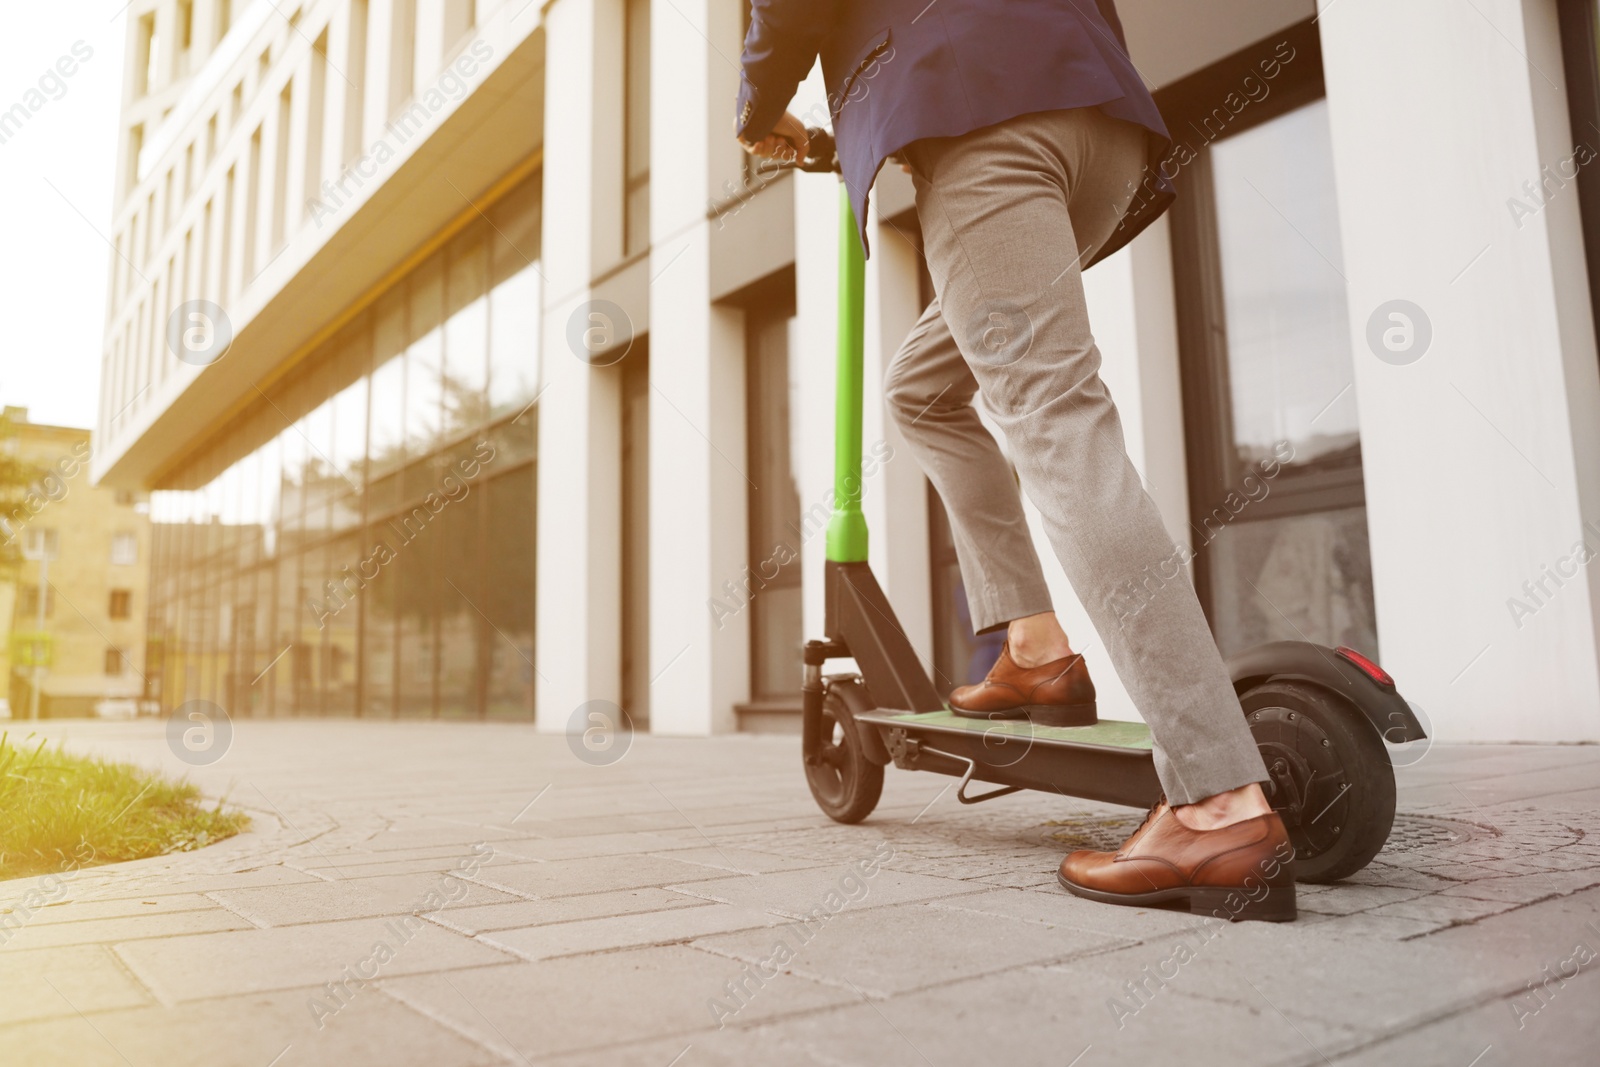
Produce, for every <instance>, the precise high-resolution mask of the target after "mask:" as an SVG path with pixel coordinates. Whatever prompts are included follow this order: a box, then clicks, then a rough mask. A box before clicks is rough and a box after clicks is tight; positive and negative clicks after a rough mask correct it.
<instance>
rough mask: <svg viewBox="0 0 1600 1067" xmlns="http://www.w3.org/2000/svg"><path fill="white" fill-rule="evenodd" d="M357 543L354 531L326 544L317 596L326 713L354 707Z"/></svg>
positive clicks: (359, 604) (358, 587) (349, 711)
mask: <svg viewBox="0 0 1600 1067" xmlns="http://www.w3.org/2000/svg"><path fill="white" fill-rule="evenodd" d="M360 546H361V542H360V541H359V540H358V539H357V537H356V535H355V534H346V535H345V536H343V537H340V538H338V539H337V540H335V541H333V542H331V543H330V544H329V546H328V573H327V577H326V582H325V584H324V585H323V587H322V589H321V592H320V594H319V596H318V599H319V609H320V610H319V613H318V615H317V619H316V622H317V626H318V629H320V630H321V631H322V633H323V640H322V653H323V663H322V668H321V673H322V678H323V707H324V710H325V713H326V714H330V715H351V714H354V712H355V710H356V683H357V672H356V666H357V664H356V652H357V648H356V645H357V641H356V635H357V633H358V632H359V630H360V619H361V612H362V607H363V605H362V592H363V590H362V585H363V583H362V581H361V577H360V566H361V547H360Z"/></svg>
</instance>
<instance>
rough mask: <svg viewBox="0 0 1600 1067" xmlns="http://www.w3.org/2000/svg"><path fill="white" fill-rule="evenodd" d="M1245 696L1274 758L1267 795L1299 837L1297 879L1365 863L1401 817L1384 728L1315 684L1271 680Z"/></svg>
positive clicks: (1254, 730)
mask: <svg viewBox="0 0 1600 1067" xmlns="http://www.w3.org/2000/svg"><path fill="white" fill-rule="evenodd" d="M1240 702H1241V703H1242V704H1243V705H1244V712H1245V718H1246V720H1247V721H1248V722H1249V724H1250V732H1251V734H1252V735H1254V737H1255V740H1256V745H1257V746H1258V747H1259V748H1260V750H1261V756H1262V759H1264V760H1265V761H1266V764H1267V773H1268V775H1269V776H1270V779H1271V780H1270V781H1269V782H1268V783H1267V784H1266V785H1265V786H1264V787H1263V788H1264V789H1265V790H1266V793H1267V800H1268V802H1269V803H1271V804H1272V807H1273V808H1274V809H1275V810H1276V811H1277V812H1278V814H1279V815H1281V816H1282V817H1283V822H1284V826H1285V827H1286V828H1287V829H1288V831H1289V840H1290V842H1291V843H1292V844H1293V845H1294V849H1295V857H1294V868H1295V879H1296V881H1301V882H1334V881H1338V880H1339V879H1340V878H1345V877H1347V876H1349V875H1352V874H1354V873H1355V872H1356V871H1359V870H1360V869H1361V868H1363V867H1365V866H1366V865H1367V864H1368V863H1369V862H1370V861H1371V860H1372V857H1374V856H1376V855H1377V854H1378V851H1379V850H1380V849H1382V848H1383V845H1384V842H1386V841H1388V839H1389V830H1390V828H1391V827H1392V826H1393V825H1394V808H1395V785H1394V767H1393V765H1392V764H1391V763H1390V762H1389V752H1388V750H1387V749H1385V748H1384V747H1383V740H1382V739H1381V738H1380V737H1379V736H1378V731H1377V730H1376V729H1375V728H1374V727H1373V726H1372V724H1371V723H1370V722H1368V721H1367V720H1366V719H1365V718H1364V717H1363V716H1362V715H1361V713H1360V712H1359V711H1357V710H1356V709H1355V708H1354V707H1352V706H1351V705H1350V704H1349V703H1347V702H1346V701H1344V700H1343V699H1341V698H1340V697H1338V696H1335V695H1334V694H1332V693H1330V692H1328V691H1326V690H1324V689H1321V688H1318V687H1317V686H1313V685H1305V684H1301V683H1297V682H1285V681H1269V682H1266V683H1263V684H1262V685H1259V686H1256V687H1255V688H1254V689H1250V690H1247V691H1246V692H1244V693H1242V694H1240Z"/></svg>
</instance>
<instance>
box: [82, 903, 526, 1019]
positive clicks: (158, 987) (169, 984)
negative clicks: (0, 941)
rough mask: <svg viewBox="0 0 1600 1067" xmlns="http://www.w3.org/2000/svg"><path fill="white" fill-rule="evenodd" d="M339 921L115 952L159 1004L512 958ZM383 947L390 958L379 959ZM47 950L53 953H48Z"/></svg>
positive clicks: (425, 932) (421, 933)
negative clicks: (348, 975) (352, 975)
mask: <svg viewBox="0 0 1600 1067" xmlns="http://www.w3.org/2000/svg"><path fill="white" fill-rule="evenodd" d="M416 921H417V923H419V924H420V925H418V926H414V927H411V928H410V930H409V939H407V933H408V931H407V930H406V929H405V928H403V927H399V926H397V925H396V924H397V923H398V922H399V920H393V919H390V920H380V919H354V920H348V921H344V922H329V923H314V924H310V925H302V926H283V927H275V928H273V929H269V930H241V931H237V932H229V933H217V934H193V935H189V936H185V937H171V938H165V939H162V940H159V941H130V942H127V943H125V944H121V945H118V946H116V952H117V955H118V956H119V957H120V958H121V959H122V960H123V961H124V962H125V963H126V964H127V965H128V968H129V969H130V970H131V971H132V972H133V973H134V974H136V975H137V976H138V977H139V978H140V979H141V980H142V981H143V982H144V984H145V985H146V986H148V987H149V988H150V989H151V990H152V991H153V992H154V993H155V994H156V996H157V998H158V999H160V1000H161V1001H162V1002H163V1003H166V1004H175V1003H180V1002H182V1001H186V1000H199V999H201V998H204V997H215V996H226V995H229V994H234V993H259V992H265V991H269V990H274V989H288V988H292V987H295V986H320V985H322V984H323V983H326V982H332V981H336V980H339V979H340V978H341V976H343V974H344V972H345V969H346V968H347V967H348V968H350V969H351V971H352V973H355V974H357V975H361V974H363V973H371V972H372V971H373V969H374V967H376V971H377V974H378V975H379V976H380V977H388V976H391V975H401V974H415V973H418V972H422V971H433V970H443V969H447V968H454V967H472V966H480V965H483V964H493V963H504V962H508V961H510V960H511V959H512V958H513V957H511V956H509V955H507V954H505V953H503V952H501V951H500V950H498V949H495V948H492V947H490V946H488V945H484V944H481V943H479V942H477V941H472V940H469V939H467V938H465V937H462V936H460V935H459V934H456V933H454V932H451V931H446V930H443V929H441V928H439V927H437V926H435V925H433V924H431V923H427V922H423V921H422V920H420V919H419V920H416ZM380 945H381V946H383V947H384V949H386V950H387V954H388V955H390V957H391V958H390V959H389V960H388V961H387V962H383V961H382V958H381V957H382V955H383V954H384V953H383V952H381V951H379V946H380ZM52 951H54V950H52Z"/></svg>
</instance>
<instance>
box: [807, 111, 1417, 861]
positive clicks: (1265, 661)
mask: <svg viewBox="0 0 1600 1067" xmlns="http://www.w3.org/2000/svg"><path fill="white" fill-rule="evenodd" d="M810 135H811V149H810V155H809V156H808V157H807V158H806V159H804V160H796V161H793V162H791V163H789V164H786V166H792V167H794V168H795V169H798V170H803V171H809V172H813V173H837V172H838V169H839V163H838V157H837V153H836V151H835V145H834V141H833V138H832V136H831V135H830V134H828V133H827V132H825V131H822V130H812V131H810ZM839 193H840V197H839V203H840V208H839V328H838V354H837V355H838V380H837V393H836V407H835V416H834V418H835V428H834V448H835V454H834V510H833V515H832V517H831V519H830V521H829V523H828V528H827V555H826V558H827V562H826V574H825V580H826V598H827V608H826V613H825V621H824V632H825V633H826V635H827V637H826V639H825V640H820V641H808V642H807V643H806V645H805V653H804V662H805V681H804V686H803V706H804V712H803V720H802V722H803V726H802V744H801V748H802V752H803V755H804V758H805V772H806V781H807V783H808V784H809V785H810V787H811V793H812V795H813V796H814V797H815V798H816V801H817V804H818V805H819V806H820V807H821V808H822V810H823V811H824V812H825V813H827V814H828V815H829V816H830V817H831V818H833V819H835V820H837V821H839V822H841V823H856V822H860V821H861V820H862V819H865V818H866V817H867V816H868V815H869V814H871V813H872V810H873V808H874V807H876V806H877V803H878V798H879V795H880V793H881V791H882V789H883V769H884V768H885V767H886V766H888V765H889V764H890V763H893V764H894V765H895V766H897V767H899V768H901V769H903V770H913V771H933V772H934V773H937V774H946V775H952V776H954V777H956V778H959V779H960V784H959V787H958V788H957V790H956V796H957V798H958V799H959V800H960V801H961V802H962V803H963V804H976V803H979V802H981V801H985V800H993V799H994V798H996V797H1001V796H1005V795H1007V794H1009V793H1015V792H1017V791H1018V790H1022V789H1038V790H1044V791H1055V792H1059V793H1062V794H1064V795H1067V796H1075V797H1083V798H1085V799H1088V800H1097V801H1103V802H1105V803H1110V804H1125V805H1128V806H1130V807H1148V806H1150V805H1151V804H1153V803H1154V802H1155V801H1156V799H1157V798H1158V797H1159V796H1160V794H1161V785H1160V783H1159V782H1158V781H1157V779H1156V772H1155V765H1154V762H1153V759H1152V755H1151V745H1150V731H1149V729H1148V728H1147V727H1146V726H1145V725H1144V724H1143V723H1137V722H1112V721H1101V722H1098V723H1095V724H1094V725H1089V726H1072V727H1059V726H1046V725H1041V724H1036V723H1034V722H1031V721H1029V720H1026V719H1022V720H999V721H994V720H983V719H972V718H964V717H961V716H957V715H954V714H952V713H951V712H950V710H949V709H948V707H947V706H946V705H945V702H944V700H943V699H942V698H941V697H940V696H939V693H938V691H937V689H936V688H935V687H934V684H933V682H932V680H931V679H930V678H929V676H928V674H927V672H926V671H924V669H923V667H922V664H921V662H920V661H919V660H918V658H917V655H916V652H915V651H914V650H913V649H912V647H911V643H910V642H909V640H908V639H907V638H906V636H905V633H904V631H903V630H902V629H901V628H900V624H899V622H898V621H897V620H896V618H895V613H894V609H893V608H892V607H890V605H889V601H888V599H887V598H886V597H885V596H884V593H883V590H882V589H881V588H880V587H879V585H878V581H877V579H876V578H875V577H874V576H873V574H872V570H871V568H870V567H869V566H868V564H867V525H866V518H865V516H864V515H863V514H862V512H861V416H862V393H863V381H862V378H863V374H862V329H863V302H864V295H863V290H864V273H865V266H864V263H863V257H862V251H861V246H860V244H859V242H858V240H857V237H856V224H855V217H854V213H853V211H852V209H851V206H850V199H849V197H848V195H846V190H845V187H844V185H843V184H842V183H841V185H840V187H839ZM846 658H853V659H854V660H855V662H856V665H857V667H858V668H859V670H860V673H859V674H828V675H824V674H823V667H824V666H825V665H826V664H827V663H828V661H829V660H833V659H846ZM1228 670H1229V673H1230V676H1231V677H1232V680H1233V685H1234V688H1235V690H1236V691H1237V692H1238V694H1239V700H1240V703H1241V704H1242V705H1243V707H1244V714H1245V716H1246V718H1247V719H1248V720H1249V723H1250V730H1251V733H1252V734H1253V735H1254V736H1255V739H1256V743H1257V744H1258V745H1259V746H1260V748H1261V754H1262V756H1263V757H1264V758H1265V760H1266V765H1267V770H1268V772H1269V774H1270V776H1271V780H1270V781H1269V782H1268V783H1267V784H1266V785H1265V786H1264V788H1265V790H1266V794H1267V799H1268V801H1269V802H1270V803H1271V804H1272V806H1273V808H1274V809H1275V810H1277V812H1278V813H1279V814H1280V815H1281V816H1282V817H1283V821H1284V823H1285V825H1286V826H1287V827H1288V831H1289V836H1290V838H1291V840H1292V842H1293V844H1294V847H1295V870H1296V874H1297V877H1298V879H1299V880H1300V881H1304V882H1331V881H1334V880H1336V879H1339V878H1343V877H1346V876H1348V875H1350V874H1353V873H1355V872H1356V871H1358V870H1360V869H1361V868H1362V867H1364V866H1365V865H1366V864H1367V862H1368V861H1370V860H1371V859H1372V857H1373V856H1375V855H1376V854H1377V853H1378V850H1379V849H1381V848H1382V847H1383V845H1384V842H1385V841H1386V840H1387V839H1388V836H1389V830H1390V827H1391V825H1392V823H1393V821H1394V807H1395V782H1394V768H1393V766H1392V764H1391V762H1390V759H1389V754H1388V751H1387V750H1386V749H1385V747H1384V742H1385V741H1388V742H1390V743H1394V744H1399V743H1402V742H1406V741H1415V740H1420V739H1422V738H1423V737H1425V736H1426V734H1425V732H1424V731H1423V728H1422V725H1421V724H1420V723H1419V722H1418V721H1417V718H1416V716H1415V715H1414V714H1413V713H1412V711H1411V708H1410V707H1409V706H1408V705H1407V703H1406V702H1405V700H1404V699H1402V698H1401V696H1400V694H1399V693H1398V692H1397V691H1396V689H1395V685H1394V680H1393V679H1392V678H1390V677H1389V675H1388V674H1387V673H1385V672H1384V671H1383V669H1382V668H1380V667H1379V666H1378V665H1377V664H1376V663H1374V662H1372V661H1371V660H1370V659H1368V658H1367V657H1365V656H1363V655H1361V654H1360V653H1358V652H1356V651H1354V650H1352V649H1348V648H1327V647H1324V646H1322V645H1317V644H1312V643H1310V642H1305V641H1275V642H1273V643H1271V644H1266V645H1261V646H1259V647H1257V648H1252V649H1248V650H1246V651H1244V652H1242V653H1240V654H1238V655H1236V656H1233V657H1232V658H1230V659H1229V660H1228ZM975 782H984V783H989V784H991V785H993V786H995V787H996V788H993V789H989V790H987V791H985V792H980V793H976V794H974V793H972V792H970V791H969V790H970V789H971V787H972V786H973V783H975Z"/></svg>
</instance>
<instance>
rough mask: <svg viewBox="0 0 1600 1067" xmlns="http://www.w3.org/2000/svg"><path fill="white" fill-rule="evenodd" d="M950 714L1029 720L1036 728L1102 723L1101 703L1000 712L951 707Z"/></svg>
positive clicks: (993, 719)
mask: <svg viewBox="0 0 1600 1067" xmlns="http://www.w3.org/2000/svg"><path fill="white" fill-rule="evenodd" d="M950 714H952V715H958V716H960V717H961V718H963V719H988V720H990V721H991V722H1010V721H1019V720H1022V719H1027V720H1028V721H1029V722H1031V723H1033V724H1034V725H1035V726H1093V725H1095V724H1096V723H1098V722H1099V721H1100V711H1099V703H1098V702H1096V701H1090V702H1089V703H1087V704H1023V705H1021V706H1020V707H1015V708H1002V709H1001V710H999V711H968V710H967V709H965V708H958V707H956V706H955V705H954V704H951V705H950Z"/></svg>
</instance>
